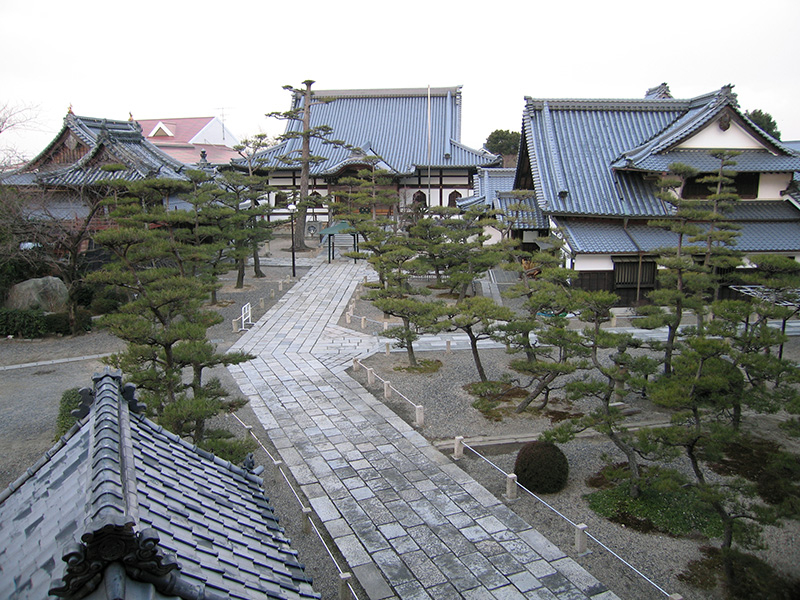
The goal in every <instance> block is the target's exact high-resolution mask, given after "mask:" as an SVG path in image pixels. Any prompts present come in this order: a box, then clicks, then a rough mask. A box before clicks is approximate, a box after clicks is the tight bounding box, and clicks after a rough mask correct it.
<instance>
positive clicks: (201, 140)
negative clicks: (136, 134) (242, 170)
mask: <svg viewBox="0 0 800 600" xmlns="http://www.w3.org/2000/svg"><path fill="white" fill-rule="evenodd" d="M137 122H138V123H139V125H140V126H141V128H142V133H143V134H144V135H145V137H146V139H147V141H149V142H150V143H152V144H153V145H155V146H156V147H158V148H159V149H160V150H162V151H163V152H165V153H166V154H169V155H170V156H171V157H172V158H173V159H175V160H177V161H178V162H180V163H183V164H185V165H195V164H197V163H199V162H200V161H201V160H202V156H201V152H205V159H206V160H207V161H208V162H209V163H211V164H213V165H227V164H229V163H230V161H231V160H233V159H238V158H240V155H239V153H238V152H236V150H234V149H233V146H235V145H236V144H238V143H239V140H237V139H236V137H235V136H234V135H233V134H232V133H231V132H230V131H229V130H228V128H227V127H225V123H223V122H222V121H221V120H220V119H217V118H216V117H182V118H171V119H137Z"/></svg>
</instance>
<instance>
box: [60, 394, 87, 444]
mask: <svg viewBox="0 0 800 600" xmlns="http://www.w3.org/2000/svg"><path fill="white" fill-rule="evenodd" d="M80 404H81V395H80V394H79V393H78V388H70V389H68V390H67V391H66V392H64V393H63V394H61V403H60V404H59V405H58V418H57V420H56V438H55V439H59V438H60V437H61V436H62V435H64V434H65V433H67V432H68V431H69V429H70V427H72V426H73V425H74V424H75V421H76V420H77V419H75V417H73V416H72V411H73V410H75V409H76V408H78V407H79V406H80Z"/></svg>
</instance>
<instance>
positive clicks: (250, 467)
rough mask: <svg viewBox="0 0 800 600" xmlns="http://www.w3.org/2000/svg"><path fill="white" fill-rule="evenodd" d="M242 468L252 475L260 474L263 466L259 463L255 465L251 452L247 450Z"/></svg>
mask: <svg viewBox="0 0 800 600" xmlns="http://www.w3.org/2000/svg"><path fill="white" fill-rule="evenodd" d="M242 468H243V469H244V470H245V471H247V472H248V473H252V474H253V475H261V473H263V472H264V467H263V466H261V465H259V466H258V467H257V466H256V461H255V459H254V458H253V453H252V452H249V453H248V454H247V456H246V457H245V459H244V462H242Z"/></svg>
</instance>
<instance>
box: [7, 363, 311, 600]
mask: <svg viewBox="0 0 800 600" xmlns="http://www.w3.org/2000/svg"><path fill="white" fill-rule="evenodd" d="M95 381H96V386H95V393H94V400H93V403H92V404H91V407H90V408H88V409H87V410H88V411H89V413H88V416H86V417H85V418H84V419H83V420H82V421H81V423H80V425H79V426H77V425H76V426H75V427H74V428H73V429H72V430H71V432H70V433H69V434H68V435H67V436H65V437H64V438H62V440H61V441H59V443H58V444H57V445H56V446H55V447H54V448H53V449H52V450H51V451H50V452H48V453H47V455H46V456H45V457H43V458H42V460H40V461H39V462H38V463H37V464H36V465H34V467H32V468H31V469H30V470H29V471H28V472H27V473H26V474H25V475H23V476H22V477H21V478H20V479H19V480H17V481H16V482H14V483H13V484H12V485H11V486H10V487H9V488H8V489H7V490H6V491H5V492H3V493H2V494H0V538H2V539H3V542H4V543H3V545H2V547H0V597H3V598H11V599H15V600H23V599H29V598H30V599H34V598H35V599H40V598H46V597H47V596H48V590H50V589H54V590H55V589H60V590H66V591H69V590H73V591H74V590H75V589H77V587H78V586H82V585H84V584H87V585H88V586H89V588H88V589H87V590H83V591H82V595H79V596H75V597H84V596H85V595H86V594H88V593H89V592H90V591H91V590H92V589H93V588H94V587H97V585H99V584H101V583H102V581H97V580H93V579H91V577H89V578H87V574H88V576H92V575H94V574H99V575H100V576H101V577H102V576H103V575H104V574H105V575H106V576H108V573H109V571H108V569H117V571H118V572H120V571H119V570H120V569H122V570H121V574H122V576H123V577H127V578H128V579H129V580H131V587H132V588H135V589H139V587H142V586H144V588H146V590H145V591H147V590H149V593H148V594H145V593H141V594H137V595H135V596H130V595H126V596H125V597H126V598H142V599H143V600H144V598H165V599H166V598H175V597H176V596H180V597H181V598H200V597H202V598H206V599H208V600H220V599H222V598H237V599H241V600H248V599H252V598H255V597H269V598H276V599H278V598H291V599H300V598H318V597H319V596H318V595H317V594H315V593H314V591H313V589H312V588H311V584H310V581H309V580H308V579H307V577H306V576H305V574H304V571H303V568H302V566H301V565H300V564H299V563H298V560H297V555H296V553H295V552H294V551H293V550H292V549H291V547H290V545H289V542H288V541H287V540H286V538H285V537H284V535H283V532H282V530H281V528H280V527H279V526H278V522H277V519H276V518H275V516H274V515H273V511H272V508H271V507H270V505H269V504H268V502H267V499H266V498H265V496H264V490H263V488H262V487H261V483H262V482H261V480H260V479H259V478H258V477H256V476H254V475H253V474H251V473H249V472H248V471H246V470H244V469H241V468H239V467H236V466H234V465H232V464H230V463H228V462H226V461H223V460H220V459H219V458H216V457H214V456H213V455H211V454H209V453H207V452H204V451H202V450H198V449H197V448H196V447H194V446H192V445H190V444H188V443H187V442H185V441H183V440H181V439H180V438H178V437H177V436H175V435H173V434H171V433H168V432H167V431H165V430H163V429H162V428H161V427H159V426H158V425H156V424H154V423H153V422H152V421H150V420H148V419H147V418H145V417H143V416H140V415H139V414H136V411H137V410H140V409H141V407H140V406H137V403H136V402H135V398H133V394H132V390H130V389H129V388H130V386H126V390H125V392H124V393H123V394H122V395H121V394H120V389H119V387H120V384H119V381H120V375H119V374H113V373H110V372H106V374H104V375H97V376H95ZM122 396H124V398H123V397H122ZM84 398H85V404H88V403H89V402H91V397H90V395H89V393H88V390H87V393H84ZM117 547H118V548H120V551H119V552H111V553H110V552H109V549H113V548H117ZM123 549H124V552H123ZM144 550H148V551H151V553H150V554H149V555H148V554H142V555H140V554H139V552H140V551H144ZM66 553H70V556H72V557H73V558H71V559H70V562H69V563H66V564H65V562H64V560H66V559H64V560H62V557H63V556H65V555H66ZM123 556H124V557H125V560H124V561H123ZM140 560H141V562H139V561H140ZM123 563H125V565H127V567H128V569H127V572H126V571H125V568H124V567H121V566H120V565H122V564H123ZM115 565H116V566H115ZM136 582H139V583H136ZM137 586H138V587H137ZM84 592H85V593H84ZM70 597H72V596H70Z"/></svg>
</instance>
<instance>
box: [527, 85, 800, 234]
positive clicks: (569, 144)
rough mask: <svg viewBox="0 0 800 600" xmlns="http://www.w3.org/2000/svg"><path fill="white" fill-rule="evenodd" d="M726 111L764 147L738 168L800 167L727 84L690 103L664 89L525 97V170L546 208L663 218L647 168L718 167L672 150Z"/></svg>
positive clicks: (695, 154) (698, 156)
mask: <svg viewBox="0 0 800 600" xmlns="http://www.w3.org/2000/svg"><path fill="white" fill-rule="evenodd" d="M661 87H664V86H661ZM659 89H660V88H659ZM723 111H725V113H726V114H727V115H728V116H730V117H731V118H733V119H737V120H738V121H739V122H740V124H741V126H743V127H745V128H750V129H752V131H753V135H754V136H755V137H757V138H759V139H761V141H762V142H763V144H764V147H765V150H764V151H746V152H744V153H743V154H742V155H740V156H738V157H736V158H735V159H734V160H736V161H737V165H736V166H735V167H734V169H737V170H741V171H756V172H787V171H794V170H796V169H798V168H800V155H798V154H797V153H795V152H794V151H793V150H792V149H790V148H789V147H787V146H785V145H782V144H781V143H780V142H778V141H777V140H774V139H773V138H771V137H769V136H768V135H766V134H764V133H763V132H761V131H760V130H758V129H757V128H755V127H753V126H752V123H751V122H750V121H749V120H748V119H747V117H745V116H744V114H743V113H742V112H741V111H740V110H739V108H738V104H737V103H736V97H735V95H734V94H733V93H732V92H731V88H730V86H725V87H723V88H722V89H721V90H719V91H717V92H713V93H710V94H705V95H703V96H699V97H697V98H692V99H689V100H678V99H674V98H671V97H669V95H668V94H661V93H658V94H651V95H650V96H648V97H647V98H645V99H643V100H562V99H554V100H546V99H532V98H526V107H525V112H524V115H523V137H524V140H523V142H524V144H525V150H526V152H527V156H528V164H525V165H524V168H525V169H528V170H529V173H530V179H531V180H532V188H533V191H534V193H535V197H536V199H537V201H538V203H539V205H540V206H542V207H543V209H544V210H545V212H546V213H551V214H556V215H587V216H589V215H592V216H610V217H622V216H627V217H643V218H652V217H660V216H665V215H667V214H668V211H669V208H668V207H667V206H665V205H664V204H663V203H661V202H660V201H659V200H658V199H657V198H656V196H655V192H656V189H655V185H654V182H653V181H652V180H651V179H649V178H645V177H644V176H643V174H642V171H651V172H657V173H660V172H663V171H666V170H667V167H668V165H669V164H670V163H672V162H688V163H689V164H693V165H695V166H696V167H697V168H699V169H700V170H702V171H705V172H709V171H713V170H715V168H716V167H717V166H718V164H712V163H713V162H714V160H713V159H711V158H710V157H704V156H702V154H703V153H702V152H694V151H682V150H675V149H674V147H675V145H676V144H679V143H680V142H682V141H684V140H685V139H687V138H688V137H690V136H691V135H693V134H694V133H696V132H697V131H699V130H700V129H701V128H703V127H704V126H706V125H707V124H708V123H709V122H711V120H712V119H714V118H716V117H718V116H719V115H720V114H721V113H722V112H723ZM520 173H521V172H520V171H518V175H517V177H518V179H519V178H520Z"/></svg>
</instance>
